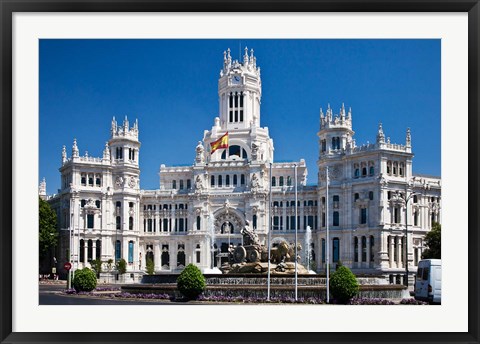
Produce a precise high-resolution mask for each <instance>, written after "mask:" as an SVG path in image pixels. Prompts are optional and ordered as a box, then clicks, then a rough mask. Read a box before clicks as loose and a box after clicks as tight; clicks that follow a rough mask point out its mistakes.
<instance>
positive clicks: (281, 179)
mask: <svg viewBox="0 0 480 344" xmlns="http://www.w3.org/2000/svg"><path fill="white" fill-rule="evenodd" d="M279 186H283V176H280V182H279Z"/></svg>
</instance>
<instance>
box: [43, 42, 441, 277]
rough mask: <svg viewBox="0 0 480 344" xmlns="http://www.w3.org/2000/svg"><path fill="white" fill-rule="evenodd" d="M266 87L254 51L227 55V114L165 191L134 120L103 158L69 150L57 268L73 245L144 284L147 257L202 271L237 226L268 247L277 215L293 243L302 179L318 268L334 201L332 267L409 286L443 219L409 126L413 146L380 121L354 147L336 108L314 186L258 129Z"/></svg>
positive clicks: (326, 120)
mask: <svg viewBox="0 0 480 344" xmlns="http://www.w3.org/2000/svg"><path fill="white" fill-rule="evenodd" d="M261 91H262V88H261V78H260V68H259V67H257V65H256V58H255V56H254V54H253V50H252V51H251V53H250V55H249V54H248V51H247V50H245V55H244V56H243V61H236V60H232V58H231V56H230V51H227V52H225V54H224V65H223V68H222V70H221V72H220V79H219V81H218V96H219V116H218V117H216V118H215V119H214V124H213V126H212V128H211V129H210V130H205V132H204V137H203V141H201V142H199V143H198V145H197V146H196V147H192V154H195V160H194V161H195V162H194V163H193V165H191V166H165V165H161V167H160V172H159V175H160V187H159V189H157V190H142V189H141V188H140V169H139V159H140V155H139V152H140V141H139V130H138V123H137V122H135V123H134V125H133V126H130V123H129V122H128V119H127V118H125V120H124V122H123V124H122V125H121V126H119V125H118V124H117V122H116V120H115V119H113V121H112V125H111V132H110V140H109V141H108V142H107V143H106V145H105V149H104V153H103V156H102V157H100V158H93V157H89V156H88V154H86V155H85V156H79V150H78V147H77V142H76V141H75V140H74V143H73V147H72V152H71V156H70V158H68V157H67V152H66V148H65V147H64V148H63V151H62V164H61V167H60V173H61V178H62V184H61V188H60V190H59V191H60V192H59V194H57V195H55V196H50V197H48V199H49V202H50V203H51V204H52V206H53V207H54V209H55V210H56V211H57V214H58V219H59V227H60V231H61V233H62V234H63V236H62V247H61V248H60V250H59V252H58V253H59V254H60V255H61V256H63V257H64V258H63V259H61V260H60V261H64V260H65V259H66V258H65V256H64V253H65V252H66V248H68V247H69V246H72V247H73V248H72V253H73V260H74V267H75V268H77V267H79V268H81V267H83V266H89V263H88V261H90V260H91V259H96V258H99V259H101V260H102V261H108V260H109V259H111V260H113V261H116V260H119V259H120V258H123V259H125V260H126V261H127V263H128V266H127V271H128V273H127V275H126V277H125V280H124V282H131V281H138V278H139V277H141V275H142V274H143V273H145V268H146V259H147V257H151V258H152V259H153V261H154V264H155V271H156V272H157V273H163V272H178V271H181V270H182V269H183V267H184V266H185V265H186V264H189V263H194V264H196V265H197V266H199V267H200V268H201V269H203V270H204V271H205V270H208V269H209V268H211V267H212V266H213V265H216V264H217V263H218V262H217V259H214V260H213V261H212V254H211V252H212V250H211V245H212V237H213V240H214V245H215V247H216V248H217V249H218V251H222V252H225V251H226V250H227V248H228V246H229V244H233V245H238V244H241V243H242V236H241V234H240V230H241V228H242V227H243V226H245V224H246V221H249V223H250V226H252V227H253V228H254V230H255V231H256V232H257V234H258V236H259V238H260V240H261V241H263V242H265V243H266V238H267V234H268V231H269V227H270V226H269V218H270V216H271V219H272V237H273V238H276V237H282V238H285V239H287V240H288V241H290V242H293V241H294V233H295V230H294V228H295V206H294V205H295V193H294V189H295V186H294V185H295V181H297V189H298V207H297V216H298V217H297V218H298V234H299V242H300V243H302V244H303V243H304V235H305V233H306V228H307V226H309V227H310V228H311V230H312V245H311V250H312V259H313V261H315V267H316V270H317V271H319V272H322V271H324V269H325V253H324V252H325V238H326V228H327V227H326V223H325V221H326V217H327V216H326V214H325V209H326V202H327V201H328V208H329V214H328V222H329V223H328V225H329V233H330V262H331V263H332V264H333V265H335V263H337V262H338V261H341V262H342V263H343V264H344V265H346V266H348V267H350V268H352V270H353V271H354V272H355V273H366V274H378V275H382V276H385V277H387V278H390V282H392V283H402V279H403V275H402V274H403V273H404V271H405V262H406V261H408V264H409V267H411V269H410V270H411V271H414V270H416V265H417V262H418V260H419V259H420V257H421V251H422V249H423V238H424V236H425V234H426V233H427V232H428V231H429V230H430V229H431V226H432V221H435V222H441V181H440V178H437V177H427V176H421V175H414V174H413V173H412V157H413V153H412V138H411V136H410V131H409V130H408V129H407V132H406V140H405V144H393V143H390V139H389V138H386V137H385V135H384V133H383V129H382V126H381V124H380V125H379V129H378V134H377V138H376V142H375V143H372V144H366V145H357V144H356V143H355V139H354V132H353V127H352V112H351V110H349V111H348V112H347V111H346V110H345V108H344V106H343V105H342V107H341V109H340V111H339V114H338V115H335V114H334V113H333V110H332V109H331V108H330V106H328V109H327V110H326V113H323V112H322V111H321V112H320V130H319V132H318V137H319V159H318V161H317V164H318V169H319V174H318V185H317V186H307V185H306V176H307V167H306V164H305V161H304V160H303V159H301V160H299V161H297V162H289V163H279V162H275V161H274V158H273V152H274V148H273V140H272V139H271V138H270V136H269V132H268V128H266V127H261V125H260V109H261V107H260V100H261ZM226 132H228V134H229V146H230V147H229V148H228V149H219V150H217V151H216V152H214V153H213V154H210V143H211V142H214V141H215V140H217V139H218V138H220V137H221V136H222V135H224V134H225V133H226ZM146 158H147V159H148V157H146ZM186 159H187V160H188V157H186ZM270 164H272V169H271V170H272V175H271V176H270ZM295 166H296V171H297V175H296V176H295V173H294V171H295ZM326 167H328V169H329V180H330V184H329V190H328V193H329V197H328V200H326ZM270 177H271V178H270ZM270 181H271V184H272V207H271V208H270V207H269V189H270ZM45 190H46V187H45V182H44V181H43V182H42V185H41V187H40V193H41V195H42V197H45V198H46V197H47V196H46V194H45ZM413 192H414V193H415V195H413V194H412V193H413ZM405 198H408V200H409V201H408V211H407V216H408V217H407V221H408V234H407V243H408V257H405V246H404V245H405V209H406V207H405ZM270 209H271V210H270ZM270 211H271V213H270ZM212 228H213V229H214V233H213V235H212ZM70 229H72V233H73V234H74V235H73V241H72V243H71V244H70V243H69V233H70ZM304 251H305V248H304ZM105 267H106V265H105Z"/></svg>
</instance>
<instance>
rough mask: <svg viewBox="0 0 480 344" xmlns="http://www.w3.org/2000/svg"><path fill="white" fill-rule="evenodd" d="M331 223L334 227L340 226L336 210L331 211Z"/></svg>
mask: <svg viewBox="0 0 480 344" xmlns="http://www.w3.org/2000/svg"><path fill="white" fill-rule="evenodd" d="M333 225H334V226H335V227H338V226H340V214H339V213H338V211H334V212H333Z"/></svg>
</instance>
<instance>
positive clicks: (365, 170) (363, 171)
mask: <svg viewBox="0 0 480 344" xmlns="http://www.w3.org/2000/svg"><path fill="white" fill-rule="evenodd" d="M366 175H367V168H366V167H363V168H362V177H365V176H366Z"/></svg>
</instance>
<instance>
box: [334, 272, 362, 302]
mask: <svg viewBox="0 0 480 344" xmlns="http://www.w3.org/2000/svg"><path fill="white" fill-rule="evenodd" d="M358 290H359V286H358V282H357V279H356V278H355V275H354V274H353V273H352V271H351V270H350V269H349V268H347V267H346V266H339V267H338V268H337V270H336V271H335V272H334V273H333V274H332V277H331V278H330V292H331V293H332V295H333V297H334V298H335V299H336V300H337V301H338V302H340V303H347V302H348V301H349V300H350V299H351V298H352V297H354V296H355V295H357V294H358Z"/></svg>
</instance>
